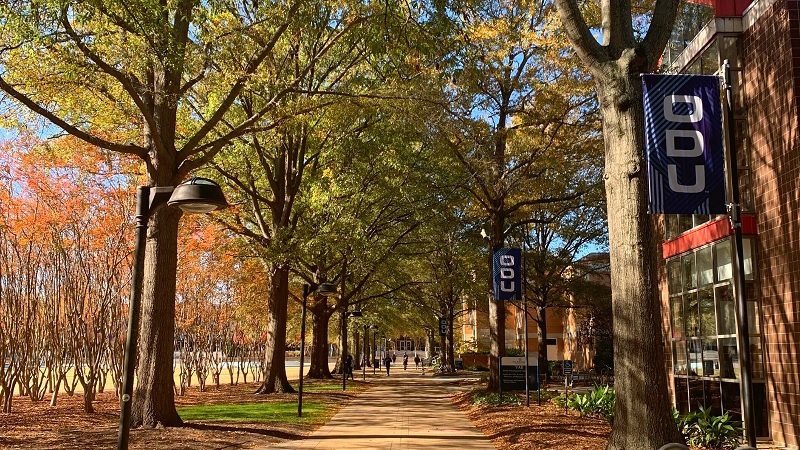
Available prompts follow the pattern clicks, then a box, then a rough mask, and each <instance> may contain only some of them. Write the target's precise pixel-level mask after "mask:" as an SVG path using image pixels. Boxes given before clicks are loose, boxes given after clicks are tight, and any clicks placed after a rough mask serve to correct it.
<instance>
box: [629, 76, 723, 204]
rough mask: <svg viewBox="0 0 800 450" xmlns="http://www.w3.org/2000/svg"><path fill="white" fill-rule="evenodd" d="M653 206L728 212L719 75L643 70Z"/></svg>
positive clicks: (646, 149)
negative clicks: (655, 72) (726, 207)
mask: <svg viewBox="0 0 800 450" xmlns="http://www.w3.org/2000/svg"><path fill="white" fill-rule="evenodd" d="M642 84H643V88H644V132H645V158H646V159H647V180H648V185H649V186H648V187H649V192H650V197H649V203H648V211H649V212H650V213H661V214H724V213H725V212H726V210H725V177H724V167H723V153H722V116H721V107H720V100H721V99H720V94H719V77H716V76H706V75H642Z"/></svg>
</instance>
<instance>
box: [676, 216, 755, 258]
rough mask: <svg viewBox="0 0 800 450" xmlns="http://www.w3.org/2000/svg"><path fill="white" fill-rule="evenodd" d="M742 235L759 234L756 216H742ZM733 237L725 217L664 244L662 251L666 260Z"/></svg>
mask: <svg viewBox="0 0 800 450" xmlns="http://www.w3.org/2000/svg"><path fill="white" fill-rule="evenodd" d="M742 234H746V235H755V234H758V229H757V227H756V216H755V215H753V214H742ZM732 235H733V228H731V223H730V221H729V220H728V218H727V217H723V218H721V219H718V220H714V221H711V222H706V223H704V224H703V225H700V226H699V227H697V228H692V229H691V230H689V231H687V232H686V233H683V234H681V235H680V236H678V237H676V238H674V239H671V240H669V241H667V242H664V244H662V245H661V251H662V254H663V255H664V259H667V258H671V257H673V256H675V255H679V254H681V253H684V252H688V251H689V250H692V249H695V248H698V247H702V246H704V245H706V244H710V243H712V242H714V241H718V240H720V239H722V238H726V237H728V236H732Z"/></svg>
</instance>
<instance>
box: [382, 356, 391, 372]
mask: <svg viewBox="0 0 800 450" xmlns="http://www.w3.org/2000/svg"><path fill="white" fill-rule="evenodd" d="M383 365H384V366H386V376H387V377H388V376H389V368H390V367H391V366H392V358H391V356H388V355H387V356H386V359H384V360H383Z"/></svg>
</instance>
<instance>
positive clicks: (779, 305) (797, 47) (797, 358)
mask: <svg viewBox="0 0 800 450" xmlns="http://www.w3.org/2000/svg"><path fill="white" fill-rule="evenodd" d="M742 37H743V40H742V49H743V50H742V51H743V55H742V56H743V60H744V74H743V75H744V81H745V97H744V98H745V100H744V101H745V104H744V105H737V107H738V108H740V111H741V110H742V109H744V110H745V111H746V115H747V122H748V127H749V136H750V142H749V145H750V147H751V151H752V153H751V154H752V169H753V180H752V181H753V185H754V195H755V206H756V211H757V217H758V230H759V246H760V251H759V252H758V255H759V257H760V258H759V261H758V269H759V275H760V276H759V278H760V287H759V289H760V296H761V301H762V307H763V310H762V315H763V324H762V325H763V330H764V340H765V346H766V348H765V355H766V364H767V367H766V371H767V389H768V393H767V396H768V401H769V408H770V421H771V423H770V428H771V430H772V437H773V439H774V440H775V441H776V442H782V443H786V444H787V445H789V446H793V447H797V446H800V140H799V139H798V126H799V125H800V123H799V121H798V95H799V94H800V0H780V1H778V2H776V3H775V4H774V5H773V6H772V7H771V8H769V9H768V10H767V12H766V13H765V14H764V15H762V16H761V17H760V18H758V20H756V21H755V23H754V25H753V26H752V27H750V28H749V29H748V30H746V32H745V33H744V35H743V36H742Z"/></svg>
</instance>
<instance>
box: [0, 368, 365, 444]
mask: <svg viewBox="0 0 800 450" xmlns="http://www.w3.org/2000/svg"><path fill="white" fill-rule="evenodd" d="M329 382H330V381H324V382H322V383H329ZM319 383H321V382H319V381H312V380H309V381H306V382H305V383H304V389H303V391H304V392H303V401H304V402H306V401H316V402H324V403H327V404H329V405H332V406H333V408H332V409H331V412H330V413H331V415H332V414H334V413H335V411H337V410H338V409H340V408H341V407H342V406H343V405H344V404H346V403H347V402H348V401H350V400H351V399H352V398H354V397H355V395H356V392H358V391H359V390H360V388H364V387H365V386H364V384H363V383H361V382H359V381H351V382H349V383H348V391H347V392H346V393H343V392H336V391H328V392H320V393H312V392H308V391H307V389H311V388H313V386H314V385H315V384H319ZM257 387H258V385H257V384H255V383H249V384H239V385H235V386H231V385H222V386H220V388H219V389H217V388H216V386H207V387H206V392H199V390H198V389H197V387H192V388H190V389H189V390H188V391H187V392H186V395H184V396H176V397H175V404H176V406H178V407H180V406H188V405H205V404H239V403H258V402H275V401H290V402H292V401H293V402H296V401H297V394H270V395H253V392H254V391H255V390H256V388H257ZM93 406H94V408H95V412H94V413H92V414H87V413H85V412H83V396H82V395H79V394H76V395H74V396H72V397H70V396H68V395H66V394H62V395H59V397H58V405H57V406H55V407H51V406H50V402H49V397H48V398H47V401H41V402H31V401H30V400H29V399H27V398H21V397H15V398H14V403H13V405H12V412H11V413H10V414H3V413H0V448H2V449H25V450H28V449H75V450H96V449H97V450H99V449H109V448H116V445H117V426H118V424H119V401H118V400H117V398H116V397H115V396H114V394H113V393H112V392H105V393H101V394H98V395H97V398H96V400H95V401H94V403H93ZM323 422H324V419H323ZM320 425H321V423H316V424H307V423H299V424H298V423H293V424H281V423H265V422H228V421H225V422H222V421H213V422H201V421H192V422H187V423H186V424H185V426H183V427H170V428H156V429H145V428H139V429H133V430H131V435H130V446H129V448H131V449H147V450H181V449H185V450H195V449H197V450H206V449H223V448H224V449H239V448H252V447H256V446H260V445H266V444H269V443H273V442H279V441H284V440H287V439H298V438H300V437H302V436H306V435H309V434H311V432H312V431H313V430H314V429H316V428H318V427H319V426H320Z"/></svg>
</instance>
